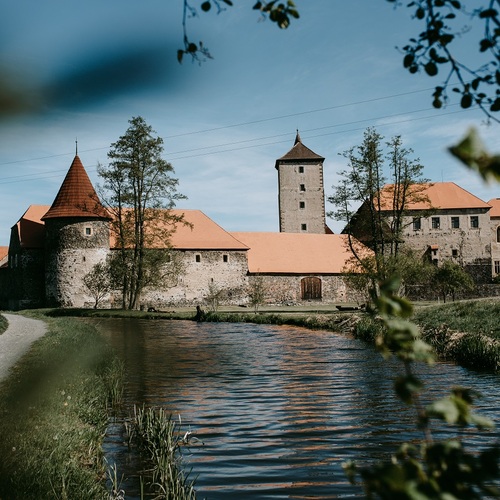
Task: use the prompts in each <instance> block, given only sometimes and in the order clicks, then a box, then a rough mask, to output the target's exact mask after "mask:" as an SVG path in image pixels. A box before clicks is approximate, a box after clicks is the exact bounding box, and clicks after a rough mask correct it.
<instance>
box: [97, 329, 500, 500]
mask: <svg viewBox="0 0 500 500" xmlns="http://www.w3.org/2000/svg"><path fill="white" fill-rule="evenodd" d="M97 324H98V327H99V329H100V330H101V331H102V332H103V333H104V334H105V336H106V337H107V338H108V339H109V341H110V342H111V344H112V345H113V346H114V347H115V349H116V350H117V351H118V353H119V354H120V356H122V357H123V359H124V361H125V366H126V392H125V401H126V407H127V408H128V409H129V410H130V409H131V408H132V406H133V405H134V404H139V405H142V404H143V403H144V404H146V405H152V406H162V407H164V408H165V409H167V410H168V411H169V412H171V413H172V414H173V415H175V416H177V415H180V417H181V419H182V425H183V427H184V428H185V430H188V429H189V430H191V431H192V432H193V435H195V436H196V437H197V438H199V439H200V440H201V441H203V443H204V444H203V445H199V446H195V447H193V448H192V449H191V454H190V455H189V456H187V457H186V458H187V466H188V468H191V469H192V472H191V476H190V477H192V478H196V491H197V498H199V499H203V498H206V499H210V500H219V499H222V500H224V499H238V500H243V499H284V498H289V499H310V498H323V499H327V498H347V497H356V496H362V490H361V489H360V487H359V486H352V485H350V484H349V482H348V481H347V480H346V477H345V475H344V473H343V470H342V467H341V465H342V463H343V462H345V461H346V460H356V461H358V462H359V463H360V464H361V465H362V464H367V463H369V462H370V461H373V460H375V459H379V458H381V457H386V456H388V454H389V453H390V452H391V451H394V450H395V449H396V447H397V445H398V443H400V442H401V441H403V440H415V439H418V438H420V437H421V436H420V434H419V433H418V432H417V431H415V430H414V429H415V426H414V416H415V415H414V411H413V410H412V409H411V408H408V407H405V406H404V405H403V404H402V403H401V402H400V401H399V400H398V399H397V398H396V397H395V396H394V394H393V388H392V387H393V379H394V377H395V376H396V375H397V374H399V373H400V365H399V364H398V363H397V362H396V361H389V362H387V361H384V360H383V359H382V358H381V356H380V354H378V353H377V352H376V351H375V350H374V349H373V348H372V347H371V346H368V345H366V344H365V343H363V342H360V341H357V340H355V339H352V338H350V337H348V336H345V335H340V334H335V333H332V332H326V331H311V330H307V329H302V328H295V327H289V326H269V325H252V324H233V323H195V322H190V321H160V320H158V321H144V320H115V319H113V320H99V321H98V322H97ZM420 374H421V375H422V376H423V377H424V378H425V381H426V383H427V385H428V391H427V392H426V395H425V397H426V398H429V400H433V399H436V398H438V397H442V396H444V395H445V394H446V393H447V392H448V389H449V388H450V387H451V386H457V385H460V386H467V387H473V388H475V389H477V390H478V391H479V392H481V393H482V394H483V395H484V397H483V399H482V400H481V401H480V404H479V409H478V411H480V412H481V413H482V414H484V415H486V416H489V417H490V418H493V419H496V418H497V416H498V410H499V407H500V393H499V390H498V389H499V385H500V384H499V378H498V376H495V375H488V374H481V373H475V372H470V371H468V370H465V369H463V368H460V367H457V366H455V365H453V364H444V363H436V364H435V365H433V366H430V367H426V366H425V367H422V368H421V369H420ZM438 432H440V433H441V434H445V433H446V432H449V431H448V430H441V431H438ZM462 437H463V439H464V440H465V442H466V443H467V444H471V445H472V446H474V447H481V446H486V445H490V444H492V442H493V441H495V440H498V438H499V431H498V430H495V431H489V432H487V433H486V434H479V433H477V432H475V431H472V430H467V431H464V432H463V433H462ZM124 441H125V437H124V432H123V425H122V422H120V421H118V422H116V423H115V424H112V425H110V427H109V431H108V436H107V440H106V450H105V452H106V456H107V459H108V461H109V462H110V463H113V462H116V464H117V468H118V473H119V475H121V474H124V475H125V480H124V482H123V488H124V489H125V491H126V493H127V495H126V498H138V493H137V492H138V481H137V476H136V473H137V467H138V463H137V457H135V456H134V455H133V454H131V453H130V452H129V451H128V450H127V448H126V446H125V445H124V444H123V443H124Z"/></svg>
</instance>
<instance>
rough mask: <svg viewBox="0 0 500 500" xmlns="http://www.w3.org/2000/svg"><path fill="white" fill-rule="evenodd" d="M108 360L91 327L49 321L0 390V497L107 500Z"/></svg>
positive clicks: (65, 320)
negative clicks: (104, 444)
mask: <svg viewBox="0 0 500 500" xmlns="http://www.w3.org/2000/svg"><path fill="white" fill-rule="evenodd" d="M112 360H113V355H112V353H111V351H110V350H109V348H108V347H107V346H106V344H105V343H104V340H103V339H102V337H101V336H100V335H99V333H98V332H97V331H96V330H95V329H94V328H93V327H91V326H90V325H87V324H85V323H83V322H81V321H78V320H72V319H68V318H60V319H50V320H49V324H48V332H47V333H46V334H45V335H44V336H43V337H42V338H41V339H39V340H38V341H37V342H35V344H33V346H32V348H31V350H30V351H29V353H28V354H26V355H25V356H24V357H23V358H22V359H21V361H20V362H19V363H18V364H17V365H16V368H15V371H14V372H13V374H12V376H11V377H9V378H8V379H6V380H5V381H4V382H3V383H2V386H1V388H0V428H1V429H2V433H1V438H0V456H1V457H2V459H1V460H0V497H1V498H9V499H12V500H15V499H23V500H29V499H40V498H71V499H75V500H77V499H82V500H84V499H88V498H95V499H99V498H102V499H104V498H107V492H106V490H105V487H104V484H103V482H102V478H103V472H104V467H103V463H102V453H101V443H102V439H103V435H104V431H105V428H106V425H107V422H108V413H107V409H108V405H109V401H110V394H111V393H110V388H111V386H116V384H115V382H114V381H113V382H112V381H111V380H114V375H112V372H113V373H114V368H112V367H113V362H112Z"/></svg>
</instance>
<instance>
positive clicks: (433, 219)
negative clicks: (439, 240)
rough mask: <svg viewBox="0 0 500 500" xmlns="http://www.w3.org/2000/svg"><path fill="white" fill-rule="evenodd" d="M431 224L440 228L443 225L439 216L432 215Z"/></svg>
mask: <svg viewBox="0 0 500 500" xmlns="http://www.w3.org/2000/svg"><path fill="white" fill-rule="evenodd" d="M431 226H432V229H439V228H440V227H441V224H440V221H439V217H432V219H431Z"/></svg>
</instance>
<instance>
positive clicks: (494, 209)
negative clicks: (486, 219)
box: [488, 198, 500, 217]
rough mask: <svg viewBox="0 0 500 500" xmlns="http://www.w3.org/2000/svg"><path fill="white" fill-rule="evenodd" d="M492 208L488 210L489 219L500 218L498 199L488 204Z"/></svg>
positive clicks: (499, 202)
mask: <svg viewBox="0 0 500 500" xmlns="http://www.w3.org/2000/svg"><path fill="white" fill-rule="evenodd" d="M488 205H490V206H491V207H492V209H491V210H490V217H500V198H493V199H491V200H490V201H489V202H488Z"/></svg>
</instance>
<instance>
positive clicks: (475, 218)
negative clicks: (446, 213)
mask: <svg viewBox="0 0 500 500" xmlns="http://www.w3.org/2000/svg"><path fill="white" fill-rule="evenodd" d="M470 227H474V228H477V227H479V217H478V216H477V215H471V216H470Z"/></svg>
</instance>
